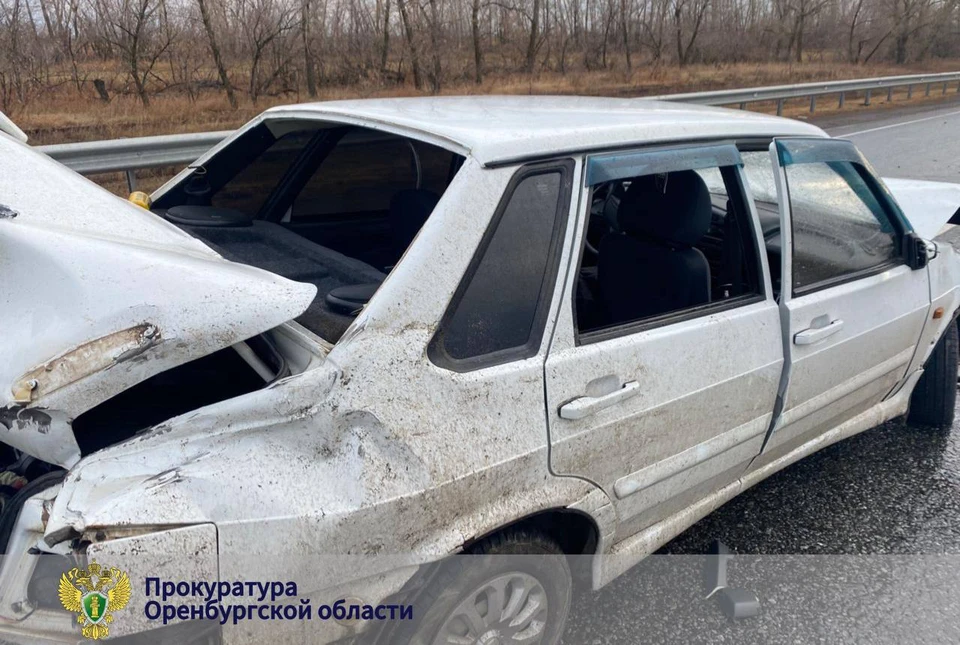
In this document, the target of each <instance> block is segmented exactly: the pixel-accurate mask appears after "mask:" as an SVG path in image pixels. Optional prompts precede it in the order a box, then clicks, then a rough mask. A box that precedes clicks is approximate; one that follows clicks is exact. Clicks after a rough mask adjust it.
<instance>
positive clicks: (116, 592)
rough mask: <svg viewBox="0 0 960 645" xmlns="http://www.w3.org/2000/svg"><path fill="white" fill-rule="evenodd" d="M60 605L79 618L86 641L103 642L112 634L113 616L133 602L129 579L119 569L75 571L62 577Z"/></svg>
mask: <svg viewBox="0 0 960 645" xmlns="http://www.w3.org/2000/svg"><path fill="white" fill-rule="evenodd" d="M58 595H59V596H60V603H61V604H62V605H63V608H64V609H66V610H67V611H72V612H74V613H76V614H77V622H78V623H80V624H81V625H83V630H82V634H83V636H84V638H90V639H92V640H100V639H101V638H106V637H107V635H108V634H109V633H110V629H109V628H108V627H107V625H109V624H110V623H112V622H113V612H115V611H119V610H121V609H123V608H124V607H126V606H127V603H128V602H130V578H128V577H127V574H125V573H124V572H123V571H121V570H120V569H117V568H116V567H114V568H107V567H104V566H101V565H99V564H97V563H96V561H94V562H91V563H90V564H89V565H88V566H87V568H86V569H79V568H77V567H74V568H72V569H70V571H67V572H66V573H64V574H63V575H62V576H60V589H59V591H58Z"/></svg>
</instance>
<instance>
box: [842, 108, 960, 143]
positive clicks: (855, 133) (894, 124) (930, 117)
mask: <svg viewBox="0 0 960 645" xmlns="http://www.w3.org/2000/svg"><path fill="white" fill-rule="evenodd" d="M955 114H960V110H954V111H953V112H945V113H943V114H936V115H934V116H927V117H924V118H922V119H914V120H913V121H904V122H903V123H891V124H890V125H881V126H880V127H878V128H870V129H869V130H860V131H859V132H847V133H844V134H838V135H835V136H837V137H838V138H839V137H855V136H857V135H860V134H867V133H869V132H878V131H880V130H888V129H890V128H899V127H900V126H901V125H913V124H914V123H921V122H923V121H931V120H933V119H942V118H943V117H947V116H953V115H955Z"/></svg>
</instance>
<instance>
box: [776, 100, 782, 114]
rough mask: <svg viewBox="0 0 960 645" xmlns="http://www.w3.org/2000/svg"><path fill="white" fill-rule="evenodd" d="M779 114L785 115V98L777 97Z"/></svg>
mask: <svg viewBox="0 0 960 645" xmlns="http://www.w3.org/2000/svg"><path fill="white" fill-rule="evenodd" d="M777 116H783V99H777Z"/></svg>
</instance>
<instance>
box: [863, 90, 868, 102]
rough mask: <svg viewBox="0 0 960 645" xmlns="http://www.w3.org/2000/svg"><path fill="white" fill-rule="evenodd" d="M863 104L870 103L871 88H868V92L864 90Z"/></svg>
mask: <svg viewBox="0 0 960 645" xmlns="http://www.w3.org/2000/svg"><path fill="white" fill-rule="evenodd" d="M863 104H864V105H870V90H867V91H866V92H864V96H863Z"/></svg>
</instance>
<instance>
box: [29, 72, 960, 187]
mask: <svg viewBox="0 0 960 645" xmlns="http://www.w3.org/2000/svg"><path fill="white" fill-rule="evenodd" d="M616 67H617V68H618V69H616V70H607V71H595V72H583V71H578V72H574V73H568V74H559V73H554V72H543V73H540V74H538V75H537V76H536V77H529V76H526V75H520V74H516V75H510V74H500V75H496V74H487V76H486V78H485V80H484V83H483V84H481V85H476V84H474V83H469V82H463V83H451V84H449V85H447V86H446V87H444V88H443V91H442V92H441V93H442V94H448V95H454V94H581V95H595V96H619V97H634V96H650V95H657V94H671V93H676V92H698V91H707V90H718V89H727V88H737V87H755V86H764V85H777V84H784V83H802V82H814V81H828V80H841V79H847V78H863V77H871V76H890V75H898V74H910V73H921V72H944V71H956V70H957V69H960V61H951V60H937V61H928V62H926V63H923V64H915V65H907V66H896V65H891V64H877V65H869V66H863V65H850V64H847V63H839V62H813V61H810V62H805V63H803V64H786V63H761V64H722V65H691V66H688V67H684V68H677V67H675V66H656V65H643V66H637V67H635V69H634V70H633V71H632V72H627V71H626V70H625V69H622V68H623V67H624V66H623V65H622V64H619V63H618V64H617V65H616ZM87 73H88V78H101V77H103V78H107V79H108V82H109V83H111V84H112V85H113V86H114V87H122V84H123V81H122V73H121V72H120V70H119V69H117V68H113V69H107V70H104V69H97V70H87ZM235 80H237V79H235ZM949 93H950V94H951V96H955V95H956V87H955V86H954V87H951V88H950V90H949ZM418 94H420V93H419V92H417V91H416V90H415V89H414V88H413V87H412V86H411V85H409V84H408V85H400V86H397V85H386V86H385V85H378V84H373V83H368V84H363V85H357V86H351V87H325V88H323V89H322V90H321V92H320V96H318V97H317V100H335V99H344V98H374V97H390V96H415V95H418ZM923 94H924V92H923V88H915V89H914V95H913V100H912V102H911V103H919V102H921V101H938V100H942V97H941V95H940V88H939V87H936V88H934V90H933V91H932V92H931V96H930V97H928V98H925V97H924V96H923ZM238 98H239V99H240V101H241V103H240V107H239V109H237V110H232V109H231V108H230V106H229V104H228V103H227V100H226V97H225V96H224V95H223V93H222V92H221V91H219V90H218V89H208V90H204V91H202V92H201V94H200V95H199V96H198V97H196V98H195V99H193V100H191V99H190V98H189V97H188V96H187V95H186V94H185V93H181V92H174V91H172V90H168V91H166V92H161V93H159V94H156V95H155V96H154V97H153V98H152V99H151V105H150V106H149V107H147V108H145V107H143V106H142V105H141V104H140V103H139V101H137V100H136V98H134V97H133V96H132V95H126V94H117V95H115V96H114V97H113V98H112V100H111V101H110V102H109V103H104V102H102V101H100V100H99V99H98V98H96V93H95V91H94V89H93V87H92V84H91V83H88V84H87V85H86V86H85V87H84V90H83V91H82V92H81V93H78V92H77V91H76V88H75V87H74V86H72V85H71V84H69V83H67V82H63V83H61V84H60V85H59V86H58V87H57V88H55V89H51V90H48V91H47V92H45V93H44V94H43V95H41V96H40V97H38V98H37V99H36V100H34V101H33V102H32V103H31V104H29V105H28V107H27V108H26V109H24V110H22V111H20V112H18V113H15V114H13V115H12V116H13V118H14V119H15V120H16V121H17V123H18V124H19V125H20V127H21V128H23V129H24V130H25V131H26V132H27V134H28V135H29V136H30V140H31V143H33V144H35V145H41V144H48V143H63V142H72V141H92V140H99V139H114V138H120V137H136V136H147V135H154V134H171V133H184V132H202V131H207V130H225V129H232V128H235V127H237V126H239V125H241V124H243V123H244V122H246V121H248V120H249V119H251V118H252V117H254V116H256V115H257V114H259V113H260V112H262V111H263V110H264V109H266V108H268V107H271V106H273V105H279V104H284V103H298V102H303V101H307V100H311V99H309V97H307V96H306V95H305V94H303V95H300V94H296V93H291V94H287V95H284V96H281V97H266V98H263V99H261V100H260V101H259V102H258V103H257V104H256V105H254V104H252V103H251V102H250V100H249V99H247V97H246V96H244V95H242V94H238ZM905 100H906V88H903V89H901V90H897V91H896V92H895V94H894V95H893V103H894V104H902V102H903V101H905ZM862 102H863V101H862V95H853V94H851V95H848V96H847V100H846V105H845V107H844V108H843V109H844V110H862V109H883V108H884V107H889V106H890V105H891V103H888V102H887V95H886V92H874V94H873V98H872V101H871V103H872V105H871V107H870V108H864V107H863V106H862ZM748 107H749V109H750V110H754V111H762V112H769V113H773V112H775V111H776V104H775V103H769V104H763V103H751V104H749V106H748ZM837 110H838V107H837V100H836V97H834V96H825V97H820V98H818V100H817V114H818V115H822V114H829V113H831V112H836V111H837ZM808 115H809V99H798V100H794V101H789V102H788V103H787V104H786V106H785V109H784V116H792V117H795V118H806V117H807V116H808ZM167 176H169V173H168V172H166V171H150V172H143V173H140V185H139V187H140V188H142V189H147V190H149V189H153V188H155V187H156V186H159V185H160V183H162V182H163V181H164V180H165V179H166V177H167ZM96 179H97V180H98V181H100V182H101V183H103V184H104V185H105V186H108V187H109V188H110V189H111V190H115V191H116V192H118V193H121V194H123V193H125V192H126V185H125V182H123V181H122V180H121V179H120V178H119V177H118V176H117V175H109V176H103V177H98V178H96Z"/></svg>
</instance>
